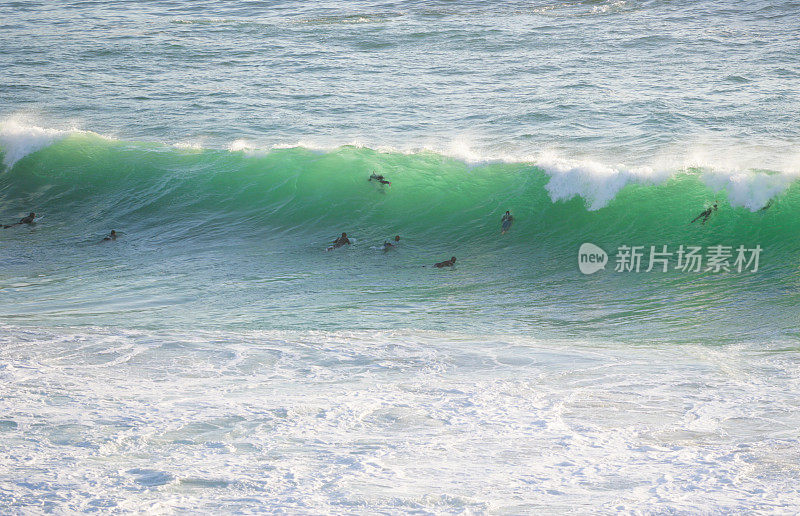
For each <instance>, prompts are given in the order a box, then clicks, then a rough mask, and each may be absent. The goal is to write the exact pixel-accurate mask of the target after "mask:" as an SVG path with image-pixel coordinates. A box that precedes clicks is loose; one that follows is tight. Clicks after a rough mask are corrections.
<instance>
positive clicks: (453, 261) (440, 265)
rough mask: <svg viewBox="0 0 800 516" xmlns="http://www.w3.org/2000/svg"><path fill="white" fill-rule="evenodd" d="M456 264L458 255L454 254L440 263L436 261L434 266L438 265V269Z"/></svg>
mask: <svg viewBox="0 0 800 516" xmlns="http://www.w3.org/2000/svg"><path fill="white" fill-rule="evenodd" d="M455 264H456V257H455V256H453V257H452V258H450V259H449V260H445V261H443V262H439V263H434V264H433V266H434V267H436V268H437V269H442V268H444V267H452V266H453V265H455Z"/></svg>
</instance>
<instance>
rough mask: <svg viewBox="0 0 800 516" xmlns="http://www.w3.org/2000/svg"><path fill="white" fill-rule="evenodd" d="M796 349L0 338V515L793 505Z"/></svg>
mask: <svg viewBox="0 0 800 516" xmlns="http://www.w3.org/2000/svg"><path fill="white" fill-rule="evenodd" d="M799 365H800V361H798V360H797V358H796V353H795V350H793V349H787V350H782V349H780V348H779V347H778V346H775V347H774V348H772V349H769V350H765V349H759V348H758V347H755V346H746V345H741V346H727V347H724V348H720V347H709V346H703V345H685V346H663V345H659V346H645V345H643V346H641V347H630V346H629V345H625V346H616V345H613V344H600V343H593V344H589V343H586V344H575V343H572V344H570V343H566V342H564V343H560V342H539V341H536V340H532V339H528V338H523V337H503V336H478V335H472V336H470V335H459V334H442V333H433V332H413V331H404V332H378V331H359V332H337V333H323V332H290V333H286V332H245V333H222V332H203V333H197V332H191V333H189V332H167V331H160V332H145V331H133V330H125V331H121V330H109V329H100V328H97V329H86V330H40V329H24V328H19V327H8V326H5V327H1V328H0V385H2V387H0V389H2V396H0V414H3V416H2V417H0V433H2V435H3V439H2V441H0V483H1V484H2V485H4V486H6V487H5V488H4V489H3V490H0V505H2V506H4V507H7V508H12V509H14V510H31V509H34V508H35V509H37V510H49V509H56V508H58V509H59V510H67V511H78V510H80V511H83V510H92V509H94V510H103V511H108V510H116V511H122V512H156V513H158V512H173V511H201V512H215V511H220V510H224V511H226V512H231V511H232V512H246V511H251V510H259V509H260V510H264V509H266V508H269V510H287V511H291V512H299V513H309V514H311V513H325V512H346V511H350V510H357V511H370V512H373V511H385V512H408V511H419V512H434V513H456V512H465V511H466V512H477V513H482V512H502V513H523V512H524V513H532V512H536V511H539V510H544V509H547V510H550V511H559V510H560V511H577V512H593V511H597V510H601V511H613V512H617V511H623V512H625V511H631V512H642V511H643V512H652V511H654V512H661V511H670V512H684V511H686V512H693V511H694V510H696V508H697V507H701V506H702V507H705V508H706V509H708V510H710V511H712V512H750V511H757V510H763V511H777V512H795V511H797V510H798V509H800V503H798V500H800V497H798V494H799V493H798V487H797V486H798V483H797V481H798V477H800V466H798V463H800V462H798V459H800V451H799V450H800V447H798V441H797V428H798V426H799V425H800V417H798V415H797V414H798V410H797V408H798V406H797V405H798V403H797V401H796V397H795V396H794V394H793V393H794V392H796V391H797V389H798V387H800V368H799V367H798V366H799Z"/></svg>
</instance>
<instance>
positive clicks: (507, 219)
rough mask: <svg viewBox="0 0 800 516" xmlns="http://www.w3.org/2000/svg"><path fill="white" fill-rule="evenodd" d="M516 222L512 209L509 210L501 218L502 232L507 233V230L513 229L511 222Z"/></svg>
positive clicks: (502, 233)
mask: <svg viewBox="0 0 800 516" xmlns="http://www.w3.org/2000/svg"><path fill="white" fill-rule="evenodd" d="M513 223H514V216H513V215H512V214H511V212H510V211H507V212H506V214H505V215H503V218H502V219H501V220H500V234H501V235H505V234H506V231H508V230H509V229H511V224H513Z"/></svg>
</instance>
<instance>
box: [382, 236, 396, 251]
mask: <svg viewBox="0 0 800 516" xmlns="http://www.w3.org/2000/svg"><path fill="white" fill-rule="evenodd" d="M399 241H400V235H396V236H395V237H394V242H395V243H391V242H389V241H388V240H385V241H384V242H383V250H384V251H388V250H389V249H391V248H393V247H395V246H397V242H399Z"/></svg>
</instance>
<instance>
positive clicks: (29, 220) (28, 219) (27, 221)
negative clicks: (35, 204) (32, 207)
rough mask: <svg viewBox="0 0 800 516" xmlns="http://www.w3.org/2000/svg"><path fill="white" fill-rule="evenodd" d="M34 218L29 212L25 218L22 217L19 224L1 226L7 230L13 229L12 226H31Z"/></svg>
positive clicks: (34, 215)
mask: <svg viewBox="0 0 800 516" xmlns="http://www.w3.org/2000/svg"><path fill="white" fill-rule="evenodd" d="M35 218H36V214H35V213H33V212H30V213H29V214H28V216H27V217H23V218H21V219H19V222H15V223H13V224H5V225H4V226H3V229H8V228H11V227H14V226H19V225H21V224H33V219H35Z"/></svg>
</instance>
